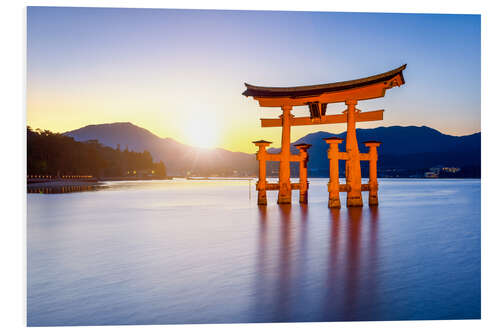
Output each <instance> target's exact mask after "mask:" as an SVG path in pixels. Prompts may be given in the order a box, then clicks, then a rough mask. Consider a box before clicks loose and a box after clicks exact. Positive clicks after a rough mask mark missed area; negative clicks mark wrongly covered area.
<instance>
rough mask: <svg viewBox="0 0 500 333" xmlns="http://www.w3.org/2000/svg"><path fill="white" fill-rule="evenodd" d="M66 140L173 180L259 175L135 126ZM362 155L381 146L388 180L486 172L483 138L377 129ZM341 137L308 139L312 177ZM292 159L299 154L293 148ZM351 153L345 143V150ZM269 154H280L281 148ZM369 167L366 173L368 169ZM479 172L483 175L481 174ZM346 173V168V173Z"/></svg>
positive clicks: (99, 128) (238, 158)
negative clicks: (139, 155) (130, 159)
mask: <svg viewBox="0 0 500 333" xmlns="http://www.w3.org/2000/svg"><path fill="white" fill-rule="evenodd" d="M64 134H65V135H68V136H71V137H73V138H74V139H75V140H77V141H88V140H98V141H99V142H100V143H101V144H103V145H105V146H110V147H113V148H118V147H119V149H122V150H123V149H129V150H133V151H138V152H142V151H144V150H147V151H149V152H150V153H151V154H152V156H153V157H154V158H155V159H156V160H162V161H163V162H164V163H165V165H166V167H167V174H168V175H174V176H184V175H187V174H191V175H200V176H209V175H219V176H233V175H238V176H250V175H255V174H256V173H257V170H258V165H257V161H256V159H255V154H246V153H241V152H231V151H228V150H225V149H220V148H215V149H206V148H197V147H192V146H189V145H185V144H182V143H180V142H178V141H176V140H174V139H171V138H160V137H158V136H156V135H155V134H153V133H151V132H150V131H148V130H146V129H144V128H141V127H138V126H136V125H133V124H131V123H111V124H100V125H89V126H85V127H82V128H79V129H76V130H73V131H70V132H66V133H64ZM356 135H357V139H358V144H359V149H360V151H361V152H367V149H366V147H364V145H363V142H364V141H368V140H377V141H381V142H382V145H381V146H380V147H379V148H378V153H379V162H378V166H379V172H381V173H382V176H384V175H386V176H402V177H403V176H412V175H414V174H418V173H420V174H423V172H424V171H426V170H427V169H429V168H431V167H434V166H447V167H459V168H462V169H471V170H475V171H473V173H474V175H475V176H479V175H478V173H479V172H480V166H481V133H480V132H478V133H475V134H471V135H466V136H452V135H447V134H443V133H441V132H439V131H437V130H435V129H432V128H430V127H426V126H420V127H417V126H390V127H377V128H372V129H357V130H356ZM331 136H336V137H340V138H343V139H345V137H346V132H342V133H329V132H324V131H319V132H314V133H311V134H308V135H306V136H304V137H302V138H300V139H299V140H297V141H295V142H294V143H293V144H296V143H308V144H311V145H312V147H311V148H310V149H309V156H310V157H309V164H308V173H309V175H310V176H312V177H320V176H322V177H324V176H328V168H329V164H328V158H327V149H328V147H327V144H326V143H325V142H324V140H323V139H324V138H327V137H331ZM291 150H292V153H298V150H297V149H296V148H295V147H293V146H292V149H291ZM340 150H341V151H345V142H344V143H342V144H341V145H340ZM268 151H269V152H271V153H278V152H279V151H280V150H279V149H277V148H269V149H268ZM362 164H363V173H366V170H367V169H366V167H367V165H366V166H365V165H364V164H367V163H362ZM277 170H278V163H275V162H268V173H269V174H270V175H276V174H277ZM297 170H298V166H297V163H293V164H292V174H297ZM478 170H479V171H478ZM343 171H344V165H343V163H342V162H341V165H340V172H341V174H342V173H343Z"/></svg>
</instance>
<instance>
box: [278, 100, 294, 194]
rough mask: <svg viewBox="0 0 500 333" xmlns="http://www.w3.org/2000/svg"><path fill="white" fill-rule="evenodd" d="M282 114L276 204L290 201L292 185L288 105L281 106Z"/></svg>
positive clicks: (289, 109) (289, 107) (290, 116)
mask: <svg viewBox="0 0 500 333" xmlns="http://www.w3.org/2000/svg"><path fill="white" fill-rule="evenodd" d="M281 109H282V110H283V114H282V115H281V121H282V127H283V130H282V131H281V154H280V174H279V190H278V204H290V203H292V185H291V182H290V127H291V125H290V122H291V118H292V114H291V113H290V111H291V110H292V107H291V106H290V105H283V106H281Z"/></svg>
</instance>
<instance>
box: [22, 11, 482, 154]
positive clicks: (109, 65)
mask: <svg viewBox="0 0 500 333" xmlns="http://www.w3.org/2000/svg"><path fill="white" fill-rule="evenodd" d="M27 22H28V28H27V43H28V45H27V46H28V52H27V63H28V68H27V75H28V77H27V86H28V90H27V98H28V100H27V121H28V125H30V126H32V127H34V128H43V129H50V130H54V131H59V132H63V131H67V130H72V129H75V128H78V127H82V126H85V125H88V124H98V123H105V122H117V121H130V122H132V123H134V124H136V125H138V126H141V127H145V128H147V129H149V130H151V131H152V132H153V133H155V134H157V135H159V136H161V137H172V138H174V139H177V140H179V141H181V142H184V143H188V144H195V145H196V144H200V140H201V141H202V140H203V137H206V138H207V141H210V143H211V144H210V145H216V146H218V147H223V148H227V149H230V150H238V151H245V152H253V151H255V148H254V147H253V145H252V144H251V141H252V140H255V139H261V138H263V139H268V140H271V141H274V142H275V143H279V138H280V130H279V129H273V128H266V129H262V128H260V122H259V118H261V117H273V116H277V115H278V114H279V111H278V110H276V109H270V108H260V107H259V106H258V103H257V102H256V101H255V100H253V99H251V98H245V97H244V96H242V95H241V93H242V92H243V91H244V85H243V83H244V82H248V83H252V84H257V85H259V84H261V85H267V86H294V85H305V84H318V83H328V82H335V81H343V80H349V79H356V78H360V77H364V76H368V75H373V74H377V73H380V72H384V71H387V70H390V69H393V68H396V67H398V66H400V65H402V64H404V63H407V64H408V67H407V69H406V70H405V72H404V75H405V79H406V84H405V85H404V86H402V87H399V88H394V89H391V90H389V91H387V94H386V97H385V98H381V99H376V100H372V101H366V102H360V103H359V105H358V106H359V108H360V109H362V110H366V111H369V110H372V109H379V108H383V109H385V110H386V112H385V114H384V120H383V121H377V122H371V123H361V124H359V127H378V126H390V125H418V126H420V125H426V126H430V127H433V128H436V129H438V130H440V131H442V132H444V133H447V134H453V135H464V134H471V133H474V132H477V131H479V130H480V106H481V105H480V89H481V87H480V83H481V81H480V79H481V78H480V59H481V54H480V47H481V38H480V35H481V34H480V16H479V15H437V14H379V13H373V14H368V13H325V12H269V11H268V12H265V11H207V10H167V9H118V8H109V9H102V8H100V9H98V8H64V7H59V8H57V7H29V8H28V20H27ZM343 109H344V105H331V106H330V107H329V110H330V112H338V111H341V110H343ZM293 112H294V114H296V115H302V114H305V109H304V108H298V109H294V111H293ZM202 130H203V131H205V132H204V133H202V134H203V135H201V134H200V131H202ZM318 130H326V131H330V132H341V131H343V130H345V125H328V126H325V125H321V126H309V127H303V126H301V127H296V128H295V127H294V128H293V129H292V139H298V138H299V137H301V136H303V135H305V134H307V133H310V132H313V131H318Z"/></svg>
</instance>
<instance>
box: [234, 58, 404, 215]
mask: <svg viewBox="0 0 500 333" xmlns="http://www.w3.org/2000/svg"><path fill="white" fill-rule="evenodd" d="M405 68H406V65H403V66H401V67H399V68H396V69H394V70H391V71H389V72H386V73H382V74H378V75H374V76H370V77H366V78H362V79H358V80H350V81H344V82H336V83H328V84H320V85H312V86H300V87H287V88H282V87H259V86H253V85H250V84H248V83H245V86H246V88H247V89H246V90H245V91H244V92H243V95H244V96H247V97H248V96H252V97H253V98H254V99H256V100H257V101H258V102H259V105H260V106H262V107H280V108H281V110H282V111H283V113H282V115H281V116H280V117H279V118H276V119H261V126H262V127H282V134H281V152H280V153H279V154H270V153H268V152H267V151H266V147H267V146H269V145H270V144H271V142H268V141H263V140H260V141H254V144H255V145H257V146H258V147H259V150H258V152H257V159H258V160H259V180H258V182H257V186H256V187H257V191H258V192H259V196H258V204H259V205H266V204H267V199H266V191H268V190H278V204H290V203H291V199H292V190H300V202H301V203H306V202H307V189H308V181H307V160H308V153H307V149H308V148H309V147H310V145H305V144H302V145H296V146H297V148H298V149H299V150H300V153H299V154H298V155H293V154H291V153H290V129H291V126H303V125H320V124H338V123H347V136H346V152H339V151H338V144H340V143H341V142H342V139H338V138H329V139H325V140H326V142H327V143H328V144H329V145H330V149H329V153H328V158H329V159H330V182H329V183H328V192H329V201H328V206H329V207H336V208H338V207H340V200H339V191H340V192H347V207H351V206H363V199H362V196H361V192H362V191H369V192H370V196H369V198H370V199H369V204H370V205H377V204H378V184H377V164H376V163H377V150H376V149H377V147H378V146H379V145H380V142H376V141H370V142H366V143H365V145H366V146H368V147H369V148H370V152H369V153H366V154H362V153H360V152H359V149H358V141H357V138H356V122H360V121H375V120H382V119H383V112H384V110H376V111H369V112H361V111H360V110H358V109H357V108H356V105H357V103H358V101H360V100H368V99H373V98H379V97H384V95H385V91H386V90H387V89H390V88H392V87H395V86H400V85H402V84H404V83H405V81H404V77H403V70H404V69H405ZM340 102H343V103H345V104H346V105H347V109H346V110H345V111H343V113H342V114H335V115H327V114H326V110H327V106H328V104H329V103H340ZM303 105H307V106H308V107H309V112H310V116H309V117H295V116H293V115H292V114H291V110H292V108H293V107H294V106H303ZM339 160H345V161H346V184H342V185H341V184H339V179H338V178H339V176H338V161H339ZM362 160H363V161H370V182H369V183H368V184H361V165H360V161H362ZM266 161H279V162H280V172H279V182H278V183H268V182H267V180H266ZM290 162H299V163H300V182H299V183H294V184H292V183H291V182H290Z"/></svg>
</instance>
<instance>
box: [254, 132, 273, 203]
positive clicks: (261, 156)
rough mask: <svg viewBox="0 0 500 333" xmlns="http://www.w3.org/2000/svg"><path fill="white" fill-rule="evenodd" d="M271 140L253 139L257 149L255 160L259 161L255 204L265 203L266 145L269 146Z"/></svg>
mask: <svg viewBox="0 0 500 333" xmlns="http://www.w3.org/2000/svg"><path fill="white" fill-rule="evenodd" d="M271 143H272V142H269V141H264V140H260V141H254V142H253V144H255V145H256V146H257V147H259V150H258V151H257V154H256V155H257V160H258V161H259V180H258V181H257V184H256V188H257V191H258V193H259V194H258V196H257V204H258V205H267V196H266V184H267V181H266V155H267V152H266V147H267V146H269V145H270V144H271Z"/></svg>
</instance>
